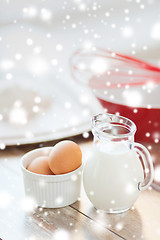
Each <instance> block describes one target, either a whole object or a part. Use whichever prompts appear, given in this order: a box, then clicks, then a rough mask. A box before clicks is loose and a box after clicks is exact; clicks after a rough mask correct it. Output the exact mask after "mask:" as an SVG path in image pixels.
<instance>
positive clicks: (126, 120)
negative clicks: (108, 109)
mask: <svg viewBox="0 0 160 240" xmlns="http://www.w3.org/2000/svg"><path fill="white" fill-rule="evenodd" d="M105 117H110V122H108V123H120V124H123V125H124V126H127V127H126V129H128V131H129V132H127V133H122V134H117V135H116V136H114V135H111V134H107V136H110V137H111V138H125V137H130V136H132V135H134V134H135V132H136V130H137V127H136V125H135V123H134V122H133V121H132V120H130V119H129V118H126V117H123V116H121V115H116V114H112V113H99V114H96V115H94V116H93V117H92V120H91V126H92V129H93V130H94V131H95V133H97V134H103V135H104V134H105V136H106V133H104V132H103V131H102V130H101V129H99V128H98V127H97V126H96V123H95V121H96V120H97V121H98V120H99V121H100V120H101V121H103V120H105ZM98 118H99V119H98ZM100 118H101V119H100ZM112 118H117V119H119V122H118V121H116V120H112ZM120 120H121V121H122V123H121V121H120ZM128 123H130V125H129V124H128Z"/></svg>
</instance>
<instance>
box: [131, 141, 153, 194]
mask: <svg viewBox="0 0 160 240" xmlns="http://www.w3.org/2000/svg"><path fill="white" fill-rule="evenodd" d="M133 146H134V149H135V150H136V152H137V153H138V154H139V155H140V156H141V157H142V161H143V164H144V172H145V179H144V181H143V182H142V183H139V185H138V189H139V190H140V191H141V190H146V189H147V188H148V187H149V186H150V185H151V183H152V181H153V176H154V168H153V163H152V157H151V155H150V153H149V151H148V150H147V148H145V147H144V146H143V145H142V144H140V143H134V144H133Z"/></svg>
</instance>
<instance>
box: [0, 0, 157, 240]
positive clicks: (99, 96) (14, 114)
mask: <svg viewBox="0 0 160 240" xmlns="http://www.w3.org/2000/svg"><path fill="white" fill-rule="evenodd" d="M159 9H160V1H159V0H119V1H116V0H113V1H105V0H96V1H91V0H85V1H84V0H70V1H69V0H59V1H52V0H39V1H35V0H32V1H31V0H27V1H26V0H21V1H19V0H14V1H11V0H3V1H0V53H1V54H0V216H1V218H0V240H11V239H12V240H21V239H24V240H38V239H39V240H44V239H46V240H48V239H53V240H61V239H63V240H69V239H73V240H74V239H81V240H83V239H97V240H99V239H108V238H109V239H112V238H114V237H115V239H119V238H124V239H137V240H139V239H144V240H145V239H146V240H152V239H153V240H159V239H160V218H159V215H160V213H159V212H158V211H159V208H158V205H159V191H160V160H159V159H160V158H159V156H160V150H159V149H160V95H159V93H160V69H159V68H160V10H159ZM119 54H120V55H121V56H119ZM122 55H123V56H122ZM124 56H127V57H128V56H129V57H130V58H134V59H140V60H141V61H143V63H140V62H138V63H135V62H134V61H132V60H133V59H132V60H131V59H130V61H128V60H126V58H124ZM74 57H75V58H74ZM144 62H146V63H147V64H146V65H145V64H144ZM100 112H101V113H102V112H108V113H113V114H115V115H116V116H120V115H123V116H125V117H127V118H129V119H131V120H133V121H134V122H135V123H136V126H137V132H136V135H135V141H136V142H141V143H143V144H144V145H145V146H146V147H147V149H148V151H149V152H150V153H151V155H152V160H153V163H154V168H155V170H154V183H153V185H152V186H151V187H149V189H148V190H147V191H144V192H143V193H142V195H141V196H140V198H139V199H138V200H137V202H136V203H135V205H134V206H132V207H131V209H130V210H129V211H128V212H126V213H125V214H124V215H123V214H122V215H121V216H119V215H116V216H114V215H107V214H105V213H103V212H101V211H100V210H95V209H94V208H93V207H92V205H91V203H90V202H89V200H87V199H86V196H85V195H83V193H82V194H81V196H79V197H78V201H77V202H76V203H75V204H74V205H73V206H72V207H66V208H61V209H46V208H43V207H45V204H46V203H45V201H44V203H43V206H42V207H38V208H37V203H36V201H35V199H34V198H32V197H31V196H29V197H27V198H26V197H25V192H24V186H23V182H22V181H23V180H22V173H21V169H20V165H19V164H20V158H21V156H22V155H23V154H24V153H25V152H27V151H29V150H31V148H32V149H33V148H37V147H40V148H41V147H44V146H48V145H49V144H50V143H47V141H53V140H55V141H59V140H60V139H62V138H65V139H68V138H74V136H77V135H80V136H79V137H80V139H81V140H80V144H81V143H82V146H84V149H85V148H87V149H85V151H84V152H86V157H83V158H84V162H87V161H88V159H89V158H90V156H91V155H92V150H90V148H89V147H88V145H87V144H86V143H88V142H91V140H92V133H91V124H90V122H91V117H92V116H93V115H95V114H97V113H100ZM75 139H76V140H77V138H76V137H75ZM33 143H38V144H37V145H36V144H35V145H28V146H21V145H23V144H33ZM12 145H13V146H12ZM10 146H12V147H10ZM133 169H134V168H133ZM123 171H126V172H127V171H129V164H127V163H125V164H124V165H123ZM148 171H149V168H147V169H146V170H145V174H146V175H147V174H148ZM93 174H94V173H93ZM78 177H79V175H76V174H73V175H72V176H71V181H73V183H76V182H77V180H78ZM122 177H123V176H122ZM136 181H137V179H136V177H135V178H134V179H133V182H136ZM133 182H127V183H126V187H125V193H126V194H127V195H128V196H129V197H131V196H132V194H133V193H134V191H135V188H134V183H133ZM38 186H39V188H40V189H41V191H43V189H44V188H45V187H46V182H45V181H43V180H41V181H39V182H38ZM155 189H156V190H157V191H155ZM30 190H31V189H30V188H29V187H28V188H27V192H28V193H30ZM82 191H83V185H82ZM88 194H89V196H90V198H94V197H96V196H95V195H96V192H95V189H93V188H91V189H89V191H88ZM64 200H65V199H64V198H63V197H62V196H61V195H59V196H58V197H57V198H55V199H54V203H55V204H57V205H60V204H62V203H63V202H64ZM109 202H110V205H111V209H110V212H112V210H113V209H114V207H115V205H116V199H115V198H114V197H113V198H110V200H109ZM156 204H157V205H156ZM144 208H145V210H144ZM154 208H157V209H156V210H154ZM81 212H82V213H83V214H81ZM85 215H87V216H88V217H85ZM66 216H67V217H66ZM131 220H133V222H132V224H130V221H131ZM108 229H109V230H108ZM135 229H136V230H135ZM112 232H113V233H112ZM114 233H116V235H115V234H114ZM112 234H114V235H115V236H114V235H112ZM119 236H120V237H119Z"/></svg>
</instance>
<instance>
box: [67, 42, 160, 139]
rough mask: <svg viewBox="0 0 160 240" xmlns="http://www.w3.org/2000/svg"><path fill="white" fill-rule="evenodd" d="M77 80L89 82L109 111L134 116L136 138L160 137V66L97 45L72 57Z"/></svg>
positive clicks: (79, 51)
mask: <svg viewBox="0 0 160 240" xmlns="http://www.w3.org/2000/svg"><path fill="white" fill-rule="evenodd" d="M71 71H72V75H73V78H74V79H75V80H76V81H79V82H81V83H84V84H87V85H88V86H89V87H90V88H91V89H92V90H93V92H94V94H95V95H96V97H97V98H98V100H99V101H100V103H101V104H102V106H103V107H104V108H105V109H106V111H107V112H109V113H112V114H119V115H121V116H124V117H127V118H129V119H131V120H132V121H133V122H134V123H135V124H136V126H137V132H136V141H140V142H155V143H158V142H159V141H160V68H159V67H156V66H153V65H151V64H149V63H146V62H144V61H142V60H138V59H135V58H132V57H129V56H125V55H121V54H118V53H115V52H112V51H108V50H106V49H101V48H96V47H93V48H91V49H80V50H78V51H76V52H75V53H74V54H73V56H72V58H71Z"/></svg>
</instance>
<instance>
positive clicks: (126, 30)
mask: <svg viewBox="0 0 160 240" xmlns="http://www.w3.org/2000/svg"><path fill="white" fill-rule="evenodd" d="M122 35H123V36H124V37H126V38H130V37H131V36H132V35H133V29H132V27H130V26H126V27H123V28H122Z"/></svg>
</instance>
